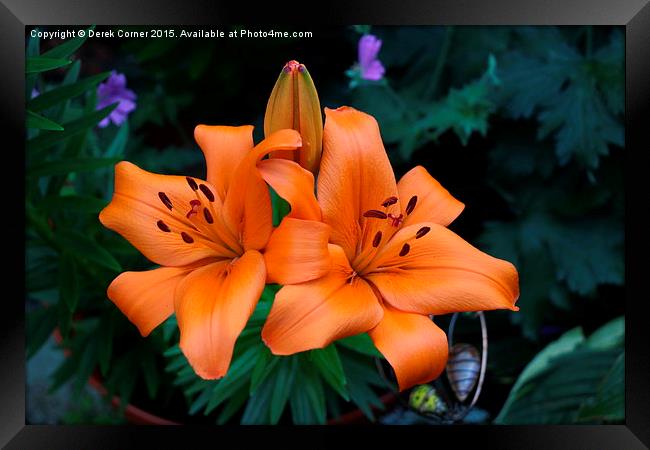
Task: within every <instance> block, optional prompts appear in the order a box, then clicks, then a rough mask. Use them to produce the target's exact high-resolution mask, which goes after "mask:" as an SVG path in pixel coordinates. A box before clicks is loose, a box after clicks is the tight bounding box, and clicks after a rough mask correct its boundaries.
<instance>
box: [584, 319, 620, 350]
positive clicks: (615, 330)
mask: <svg viewBox="0 0 650 450" xmlns="http://www.w3.org/2000/svg"><path fill="white" fill-rule="evenodd" d="M624 343H625V317H623V316H621V317H617V318H616V319H614V320H612V321H610V322H608V323H606V324H605V325H603V326H602V327H600V328H598V329H597V330H596V331H594V332H593V333H592V334H591V335H590V336H589V337H588V338H587V340H586V342H585V344H586V345H588V346H589V347H591V348H593V349H595V350H607V349H610V348H615V347H621V346H623V345H624Z"/></svg>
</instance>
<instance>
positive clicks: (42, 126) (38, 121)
mask: <svg viewBox="0 0 650 450" xmlns="http://www.w3.org/2000/svg"><path fill="white" fill-rule="evenodd" d="M25 126H26V127H27V128H35V129H38V130H51V131H63V127H62V126H61V125H59V124H58V123H56V122H54V121H53V120H50V119H48V118H47V117H43V116H41V115H38V114H36V113H34V112H32V111H30V110H27V120H26V125H25Z"/></svg>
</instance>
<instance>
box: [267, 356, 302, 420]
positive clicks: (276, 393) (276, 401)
mask: <svg viewBox="0 0 650 450" xmlns="http://www.w3.org/2000/svg"><path fill="white" fill-rule="evenodd" d="M297 362H298V359H297V358H296V357H285V358H282V360H281V361H280V363H279V366H278V370H277V371H275V373H274V377H273V378H275V384H274V387H273V395H272V396H271V409H270V421H271V424H272V425H275V424H277V423H278V421H279V420H280V417H281V416H282V412H283V411H284V407H285V405H286V404H287V401H288V400H289V394H290V393H291V387H292V385H293V380H294V378H295V376H296V369H297Z"/></svg>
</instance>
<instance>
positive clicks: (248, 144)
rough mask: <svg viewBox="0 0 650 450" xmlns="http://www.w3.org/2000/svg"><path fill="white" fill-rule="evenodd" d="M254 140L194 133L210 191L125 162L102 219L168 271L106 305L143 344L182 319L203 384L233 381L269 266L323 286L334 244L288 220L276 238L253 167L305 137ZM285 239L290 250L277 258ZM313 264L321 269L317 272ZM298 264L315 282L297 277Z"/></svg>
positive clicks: (130, 275) (142, 278)
mask: <svg viewBox="0 0 650 450" xmlns="http://www.w3.org/2000/svg"><path fill="white" fill-rule="evenodd" d="M252 133H253V127H252V126H241V127H224V126H206V125H199V126H197V127H196V129H195V130H194V136H195V139H196V141H197V143H198V144H199V146H200V147H201V150H202V151H203V153H204V155H205V158H206V163H207V180H206V181H204V180H200V179H197V178H192V177H184V176H170V175H158V174H153V173H150V172H147V171H145V170H142V169H140V168H138V167H137V166H135V165H134V164H131V163H129V162H126V161H123V162H120V163H119V164H117V165H116V167H115V193H114V195H113V198H112V200H111V202H110V204H109V205H108V206H107V207H106V208H105V209H104V210H103V211H102V212H101V213H100V216H99V218H100V221H101V222H102V224H103V225H104V226H106V227H108V228H110V229H112V230H114V231H116V232H118V233H120V234H121V235H122V236H123V237H125V238H126V239H127V240H128V241H129V242H131V243H132V244H133V245H134V246H135V247H136V248H137V249H138V250H140V251H141V252H142V254H143V255H144V256H146V257H147V258H148V259H150V260H151V261H153V262H154V263H156V264H158V265H161V266H164V267H161V268H158V269H154V270H149V271H145V272H124V273H122V274H121V275H119V276H118V277H117V278H115V280H113V282H112V283H111V284H110V286H109V287H108V292H107V294H108V297H109V298H110V299H111V300H112V301H113V302H114V303H115V304H116V305H117V307H118V308H119V309H120V310H121V311H122V312H123V313H124V314H125V315H126V316H127V317H128V318H129V320H130V321H131V322H133V323H134V324H135V325H136V326H137V327H138V329H139V331H140V333H141V334H142V336H147V335H148V334H149V333H150V332H151V331H152V330H153V329H154V328H155V327H156V326H158V325H159V324H160V323H162V322H163V321H164V320H165V319H167V318H168V317H169V316H170V315H171V314H172V313H173V312H175V313H176V316H177V320H178V326H179V329H180V333H181V337H180V348H181V350H182V351H183V353H184V354H185V356H186V357H187V359H188V361H189V363H190V364H191V366H192V367H193V368H194V370H195V372H196V373H197V374H198V375H199V376H201V377H203V378H205V379H215V378H220V377H222V376H224V375H225V374H226V372H227V370H228V367H229V365H230V360H231V358H232V352H233V347H234V344H235V340H236V339H237V337H238V336H239V334H240V333H241V331H242V330H243V328H244V327H245V325H246V322H247V321H248V318H249V317H250V315H251V313H252V312H253V310H254V309H255V306H256V304H257V301H258V300H259V297H260V294H261V293H262V290H263V289H264V285H265V283H266V279H267V270H266V267H267V264H268V265H270V266H272V267H276V268H277V269H276V270H275V271H274V272H273V276H274V279H275V280H277V281H279V282H283V283H286V282H301V281H304V280H306V279H309V278H310V276H311V277H318V276H321V275H322V274H323V273H324V272H325V271H326V270H327V269H328V268H329V264H330V262H329V259H328V258H327V257H324V256H323V254H322V253H323V250H322V249H323V248H326V245H327V239H328V236H329V229H328V227H327V226H326V225H324V224H322V223H318V222H316V221H302V222H304V223H302V222H301V221H297V220H293V219H290V220H288V221H285V222H283V224H282V225H281V227H279V228H278V233H277V234H274V237H273V238H271V235H272V228H273V227H272V210H271V203H270V197H269V191H268V187H267V186H266V184H265V182H264V180H263V179H262V178H261V177H260V175H259V172H258V171H257V170H256V169H255V165H256V164H257V163H258V162H259V161H260V160H261V158H262V157H263V156H264V155H266V154H268V153H270V152H273V151H285V150H295V149H296V148H298V147H300V145H301V139H300V135H299V134H298V133H297V132H296V131H293V130H280V131H277V132H275V133H273V134H271V135H270V136H268V137H267V139H265V140H264V141H262V142H261V143H260V144H258V145H257V146H256V147H254V148H253V136H252ZM296 222H297V223H296ZM287 232H290V233H291V235H292V246H291V247H288V248H286V249H284V250H283V252H278V251H277V250H276V248H277V246H278V245H282V243H283V242H284V240H286V233H287ZM301 241H303V243H302V244H304V245H302V244H301ZM312 243H314V244H315V245H314V246H311V247H310V245H311V244H312ZM267 244H271V245H270V247H269V249H268V251H267V249H266V247H267ZM319 247H320V248H319ZM310 249H313V254H314V256H313V257H312V256H311V254H310V251H312V250H310ZM325 253H326V250H325ZM312 259H317V260H318V261H317V263H316V264H311V265H310V261H311V260H312ZM294 263H298V264H299V263H303V264H305V265H306V266H307V267H308V269H309V270H311V272H310V271H309V270H307V271H302V272H300V271H298V270H297V269H296V268H295V267H294V266H292V264H294ZM287 274H289V275H287ZM296 274H298V275H296Z"/></svg>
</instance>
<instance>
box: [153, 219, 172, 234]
mask: <svg viewBox="0 0 650 450" xmlns="http://www.w3.org/2000/svg"><path fill="white" fill-rule="evenodd" d="M156 225H158V228H160V229H161V230H162V231H164V232H165V233H169V232H170V231H171V230H170V229H169V226H168V225H167V224H166V223H165V222H163V221H162V220H159V221H158V222H156Z"/></svg>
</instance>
